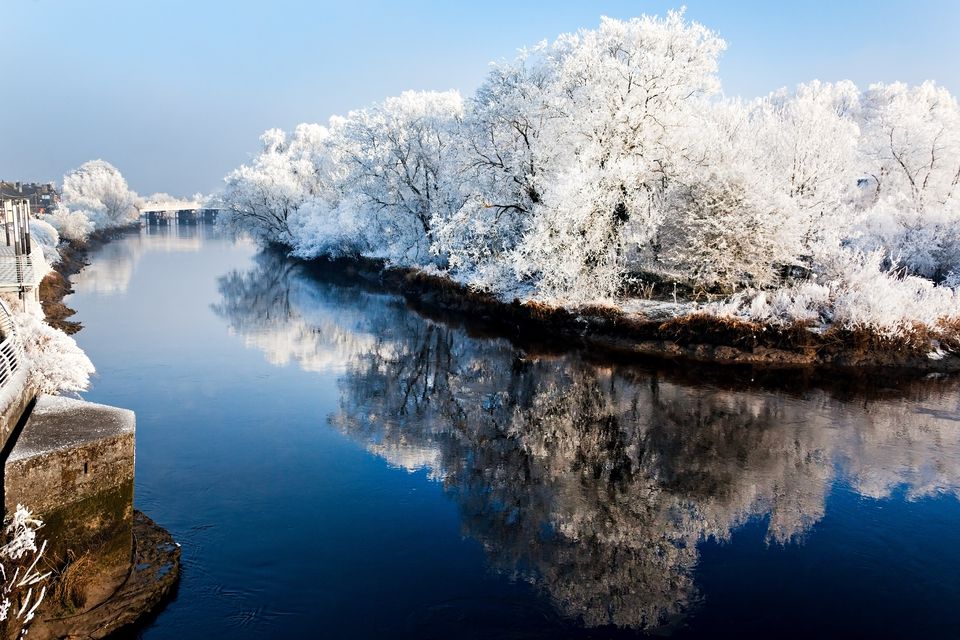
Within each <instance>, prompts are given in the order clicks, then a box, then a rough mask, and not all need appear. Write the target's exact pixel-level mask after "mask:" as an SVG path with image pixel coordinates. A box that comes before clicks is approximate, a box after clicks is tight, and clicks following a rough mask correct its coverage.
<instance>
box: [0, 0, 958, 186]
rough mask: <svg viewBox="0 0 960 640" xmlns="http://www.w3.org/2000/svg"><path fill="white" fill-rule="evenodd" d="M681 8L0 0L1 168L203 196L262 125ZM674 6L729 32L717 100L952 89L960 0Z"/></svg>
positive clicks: (472, 74)
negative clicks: (603, 19)
mask: <svg viewBox="0 0 960 640" xmlns="http://www.w3.org/2000/svg"><path fill="white" fill-rule="evenodd" d="M680 4H682V3H679V2H677V3H671V2H659V1H646V0H632V1H627V0H622V1H613V0H610V1H605V0H596V1H586V0H584V1H580V2H573V1H563V0H553V1H550V2H546V1H541V2H533V1H526V2H524V1H521V0H513V1H501V0H484V1H483V2H471V3H468V2H463V1H461V2H454V1H447V2H440V1H438V0H437V1H433V2H426V1H423V0H403V1H394V2H387V1H380V2H374V1H367V0H351V1H350V2H343V3H333V2H320V1H315V2H294V1H291V0H270V1H263V2H248V1H244V0H230V1H223V2H214V1H212V0H206V1H202V0H192V1H173V0H171V1H164V0H152V1H149V2H147V1H139V0H137V1H131V0H0V7H2V16H3V23H4V37H3V38H2V39H0V60H2V63H3V69H4V70H5V74H4V75H5V82H4V85H5V86H4V89H5V90H4V97H3V101H2V102H0V178H3V179H13V180H16V179H21V180H43V181H46V180H55V181H58V182H59V180H60V177H61V176H62V174H63V173H64V172H65V171H67V170H69V169H70V168H72V167H75V166H77V165H79V164H80V163H82V162H84V161H86V160H89V159H93V158H103V159H105V160H108V161H110V162H112V163H114V164H115V165H116V166H117V167H119V168H120V170H121V171H122V172H123V173H124V175H125V176H126V177H127V179H128V181H129V182H130V185H131V187H132V188H133V189H135V190H137V191H139V192H140V193H143V194H149V193H152V192H154V191H167V192H170V193H173V194H175V195H186V194H190V193H193V192H195V191H203V192H209V191H212V190H215V189H217V188H218V187H219V185H220V181H221V179H222V177H223V176H224V174H226V173H227V172H228V171H229V170H231V169H232V168H234V167H236V166H238V165H239V164H241V163H243V162H245V161H246V160H247V159H249V157H250V154H251V153H252V152H254V151H255V150H256V148H257V144H258V143H257V137H258V136H259V134H260V133H261V132H262V131H263V130H264V129H267V128H270V127H275V126H276V127H281V128H284V129H290V128H292V127H294V126H295V125H296V124H297V123H299V122H304V121H311V122H318V121H319V122H322V121H325V120H326V119H327V118H328V117H329V116H330V115H331V114H335V113H344V112H346V111H348V110H349V109H351V108H356V107H361V106H364V105H366V104H368V103H370V102H372V101H376V100H380V99H382V98H384V97H387V96H390V95H394V94H397V93H400V92H401V91H403V90H405V89H451V88H452V89H459V90H460V91H462V92H463V93H464V94H465V95H467V94H469V93H470V92H471V91H472V90H473V89H474V88H475V87H476V86H477V85H478V84H479V82H480V81H481V79H482V77H483V75H484V73H485V72H486V69H487V65H488V63H489V61H491V60H498V59H504V58H511V57H513V55H514V53H515V52H516V50H517V49H518V48H519V47H521V46H524V45H529V44H534V43H536V42H538V41H540V40H542V39H544V38H553V37H554V36H556V35H557V34H558V33H561V32H564V31H573V30H576V29H578V28H581V27H594V26H596V25H597V23H598V21H599V17H600V16H601V15H609V16H612V17H619V18H626V17H630V16H634V15H639V14H642V13H652V14H663V13H665V12H666V11H667V10H668V9H671V8H676V7H679V6H680ZM686 5H687V13H688V16H689V17H690V18H691V19H694V20H697V21H699V22H702V23H703V24H705V25H706V26H708V27H710V28H712V29H714V30H716V31H718V32H719V33H720V35H721V36H723V37H724V38H725V39H726V40H727V43H728V49H727V51H726V53H725V54H724V56H723V58H722V60H721V68H720V75H721V79H722V80H723V84H724V91H725V93H726V94H727V95H741V96H744V97H754V96H758V95H762V94H765V93H767V92H769V91H771V90H774V89H777V88H779V87H782V86H792V85H795V84H797V83H799V82H805V81H808V80H812V79H815V78H816V79H821V80H839V79H844V78H848V79H851V80H853V81H855V82H856V83H857V84H859V85H860V86H862V87H865V86H866V85H868V84H870V83H871V82H877V81H894V80H903V81H906V82H909V83H917V82H921V81H923V80H925V79H934V80H936V81H937V82H939V83H941V84H942V85H944V86H946V87H947V88H948V89H950V91H951V92H953V93H954V95H960V1H958V0H930V1H926V2H924V1H914V2H890V1H873V2H861V1H857V0H834V1H833V2H828V1H820V0H811V1H807V2H785V1H780V2H775V1H770V2H758V1H740V2H734V1H728V2H720V1H718V0H714V1H702V2H698V1H693V0H691V1H689V2H687V3H686ZM18 88H22V90H23V91H22V93H23V96H22V97H17V89H18Z"/></svg>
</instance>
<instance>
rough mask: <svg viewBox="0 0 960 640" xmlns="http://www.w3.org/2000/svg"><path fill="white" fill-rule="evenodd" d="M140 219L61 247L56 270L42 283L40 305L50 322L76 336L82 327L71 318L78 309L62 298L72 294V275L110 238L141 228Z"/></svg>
mask: <svg viewBox="0 0 960 640" xmlns="http://www.w3.org/2000/svg"><path fill="white" fill-rule="evenodd" d="M139 226H140V222H139V221H137V222H135V223H133V224H129V225H124V226H122V227H114V228H112V229H105V230H103V231H96V232H94V233H92V234H90V236H89V237H88V238H87V239H86V240H85V241H82V242H80V241H73V240H68V241H65V242H63V243H61V245H60V246H59V247H58V250H59V252H60V260H59V262H57V263H56V264H54V265H53V271H51V272H50V273H49V274H47V276H46V277H45V278H44V279H43V281H41V282H40V304H41V306H42V307H43V315H44V317H45V318H46V321H47V324H49V325H50V326H52V327H54V328H55V329H59V330H61V331H63V332H64V333H66V334H67V335H73V334H74V333H76V332H77V331H80V329H82V328H83V326H82V325H81V324H80V323H79V322H75V321H72V320H70V319H69V318H70V317H72V316H73V315H74V314H75V313H76V311H74V310H73V309H71V308H70V307H68V306H67V305H65V304H63V299H64V298H65V297H67V296H68V295H70V294H71V293H73V288H72V287H71V285H70V278H71V277H72V276H74V275H76V274H78V273H80V271H81V270H82V269H83V268H84V267H85V266H87V264H89V263H88V262H87V256H89V255H90V253H91V252H93V251H95V250H97V249H98V248H100V247H102V246H103V245H105V244H107V243H108V242H110V241H111V240H114V239H115V238H118V237H120V236H121V235H123V234H125V233H127V232H129V231H132V230H134V229H137V228H139Z"/></svg>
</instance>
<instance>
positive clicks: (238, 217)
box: [218, 124, 335, 246]
mask: <svg viewBox="0 0 960 640" xmlns="http://www.w3.org/2000/svg"><path fill="white" fill-rule="evenodd" d="M329 137H330V132H329V130H328V129H327V128H326V127H323V126H321V125H316V124H301V125H299V126H298V127H297V128H296V130H295V131H294V132H293V135H292V136H291V137H290V139H289V140H288V139H287V136H286V134H285V133H284V132H283V131H281V130H280V129H270V130H268V131H266V132H265V133H264V134H263V135H262V136H261V137H260V142H261V143H262V148H261V152H260V154H259V155H257V156H256V157H255V158H254V160H253V162H251V163H250V164H248V165H243V166H242V167H240V168H239V169H236V170H234V171H233V172H231V173H230V174H229V175H228V176H227V177H226V178H225V182H226V186H225V187H224V190H223V192H222V193H221V194H220V196H219V198H218V205H219V206H220V207H221V208H222V210H223V211H224V216H223V222H224V223H225V224H227V225H232V226H234V227H236V228H239V229H242V230H245V231H247V232H249V233H251V234H252V235H254V236H255V237H256V238H258V239H260V240H263V241H266V242H276V243H280V244H285V245H287V246H292V244H293V240H292V236H291V224H290V220H291V217H293V216H294V215H295V213H296V211H297V209H298V208H299V207H300V206H301V205H302V204H303V203H304V202H305V201H306V200H308V199H309V198H312V197H319V196H322V195H325V194H328V193H329V192H330V191H331V190H332V189H334V188H335V185H334V184H333V182H332V177H331V175H330V172H331V170H330V167H329V165H328V163H326V161H325V160H326V158H327V157H328V154H329V152H328V147H327V145H328V141H329Z"/></svg>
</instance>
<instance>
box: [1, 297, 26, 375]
mask: <svg viewBox="0 0 960 640" xmlns="http://www.w3.org/2000/svg"><path fill="white" fill-rule="evenodd" d="M0 335H2V336H3V339H2V340H0V388H3V387H4V386H5V385H6V384H7V382H9V381H10V379H11V378H13V376H14V374H15V373H16V372H17V369H19V368H20V366H21V365H22V364H23V343H22V342H20V336H19V335H17V326H16V324H14V322H13V315H12V314H11V313H10V309H9V308H8V307H7V305H6V303H5V302H4V301H3V300H0Z"/></svg>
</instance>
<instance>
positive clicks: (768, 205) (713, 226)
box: [661, 173, 799, 290]
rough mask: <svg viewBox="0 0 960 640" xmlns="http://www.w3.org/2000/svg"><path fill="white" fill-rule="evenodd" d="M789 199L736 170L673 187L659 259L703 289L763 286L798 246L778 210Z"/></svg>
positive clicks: (795, 253)
mask: <svg viewBox="0 0 960 640" xmlns="http://www.w3.org/2000/svg"><path fill="white" fill-rule="evenodd" d="M788 209H789V203H784V202H778V201H777V200H775V199H774V198H772V197H770V196H769V195H768V194H765V193H763V191H762V190H761V189H759V188H756V187H755V186H754V185H752V184H751V183H750V180H749V179H748V178H747V177H746V176H744V175H743V174H740V173H730V174H728V175H720V174H717V173H711V174H709V175H707V176H705V177H704V178H703V179H702V180H697V181H696V182H693V183H692V184H690V185H684V186H680V187H678V188H677V189H675V190H674V193H673V194H672V197H671V199H670V202H669V204H668V209H667V212H668V213H667V222H666V223H665V224H664V227H663V229H662V232H661V243H662V244H663V247H662V249H661V252H662V254H661V255H662V259H663V262H664V263H666V264H667V265H669V267H670V268H671V269H673V270H674V271H675V272H676V273H677V274H678V275H679V276H680V277H681V278H683V279H685V280H688V281H690V282H692V283H694V284H695V286H700V287H706V288H720V289H723V290H736V289H738V288H741V287H743V286H753V287H764V286H768V285H770V284H773V283H774V282H775V281H776V278H777V275H778V274H777V267H778V266H779V264H782V263H787V264H789V263H792V262H793V261H794V260H795V256H796V255H797V253H798V252H799V246H793V247H790V246H785V245H787V244H788V243H789V241H790V238H795V237H796V235H795V234H788V233H785V232H784V231H785V227H786V226H787V225H788V224H789V223H790V220H789V217H787V216H783V215H782V214H781V212H782V211H784V210H788Z"/></svg>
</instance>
